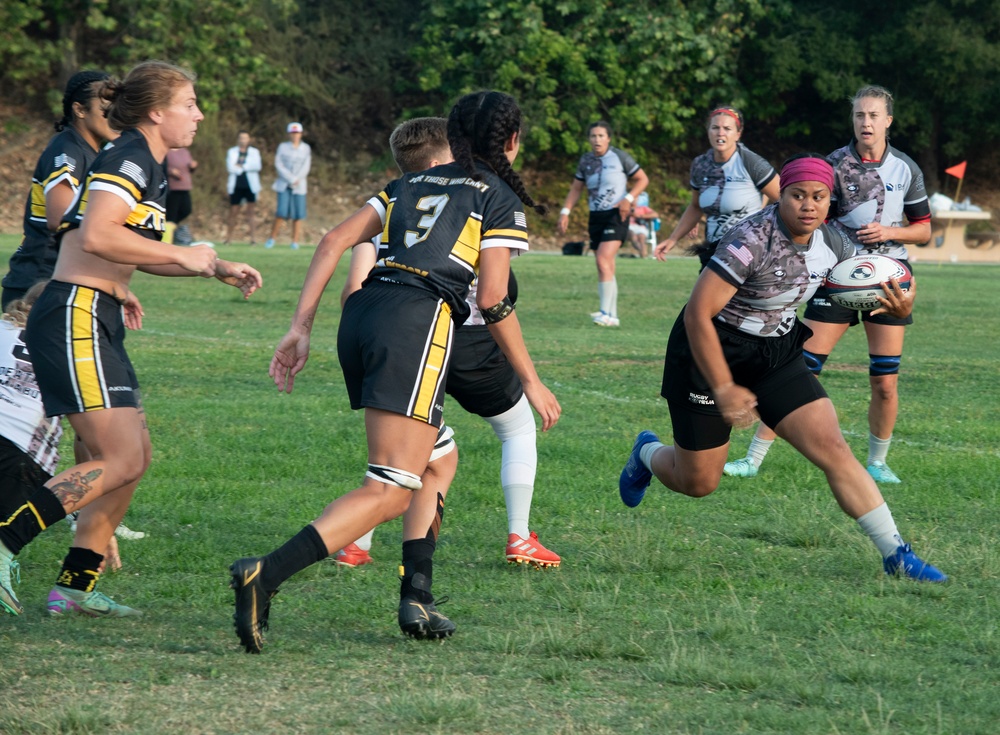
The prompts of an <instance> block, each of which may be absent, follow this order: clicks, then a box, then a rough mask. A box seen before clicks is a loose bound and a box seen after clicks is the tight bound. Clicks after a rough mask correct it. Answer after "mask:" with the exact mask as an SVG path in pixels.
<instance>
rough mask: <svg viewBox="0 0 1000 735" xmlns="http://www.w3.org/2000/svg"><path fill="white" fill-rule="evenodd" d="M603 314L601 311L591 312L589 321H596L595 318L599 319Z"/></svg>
mask: <svg viewBox="0 0 1000 735" xmlns="http://www.w3.org/2000/svg"><path fill="white" fill-rule="evenodd" d="M603 313H604V312H603V311H592V312H590V318H591V319H596V318H597V317H599V316H600V315H601V314H603Z"/></svg>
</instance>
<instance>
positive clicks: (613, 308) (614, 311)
mask: <svg viewBox="0 0 1000 735" xmlns="http://www.w3.org/2000/svg"><path fill="white" fill-rule="evenodd" d="M608 283H610V284H611V298H610V299H608V301H609V305H608V308H609V309H610V310H609V311H608V314H610V315H611V316H614V317H617V316H618V279H617V278H612V279H611V280H610V281H608Z"/></svg>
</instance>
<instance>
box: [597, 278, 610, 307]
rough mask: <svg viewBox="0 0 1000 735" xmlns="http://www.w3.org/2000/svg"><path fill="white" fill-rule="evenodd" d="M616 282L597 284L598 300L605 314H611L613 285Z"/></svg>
mask: <svg viewBox="0 0 1000 735" xmlns="http://www.w3.org/2000/svg"><path fill="white" fill-rule="evenodd" d="M612 283H614V281H598V282H597V298H598V299H600V302H601V311H603V312H604V313H605V314H610V313H611V284H612Z"/></svg>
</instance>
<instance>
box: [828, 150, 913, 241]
mask: <svg viewBox="0 0 1000 735" xmlns="http://www.w3.org/2000/svg"><path fill="white" fill-rule="evenodd" d="M827 160H828V161H829V162H830V165H831V166H833V170H834V174H835V180H834V185H833V192H832V193H831V199H832V206H831V207H830V219H831V220H832V221H833V223H834V226H835V227H837V228H838V229H839V230H841V231H842V232H843V233H844V234H846V235H847V236H848V237H849V238H850V239H851V241H852V242H854V244H855V246H856V247H857V251H858V253H878V254H880V255H888V256H889V257H891V258H897V259H905V258H906V255H907V253H906V246H905V245H903V244H902V243H898V242H895V241H894V240H887V241H886V242H881V243H878V244H877V245H862V244H861V243H860V242H858V240H857V231H858V230H859V229H860V228H862V227H864V226H865V225H867V224H869V223H871V222H878V223H879V224H881V225H883V226H885V227H903V226H904V225H905V222H904V221H903V215H906V220H907V221H908V222H910V223H913V222H925V221H929V220H930V218H931V209H930V203H929V202H928V199H927V192H926V191H925V189H924V175H923V174H922V173H921V172H920V168H919V167H918V166H917V164H916V163H914V161H913V159H911V158H910V157H909V156H907V155H906V154H905V153H901V152H899V151H897V150H896V149H895V148H893V147H892V146H886V150H885V155H884V156H882V160H881V161H862V160H861V156H859V155H858V152H857V149H855V147H854V144H853V143H851V144H849V145H845V146H844V147H843V148H838V149H837V150H835V151H834V152H833V153H831V154H830V155H829V156H828V157H827Z"/></svg>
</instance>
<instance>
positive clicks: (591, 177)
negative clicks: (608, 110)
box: [576, 146, 640, 212]
mask: <svg viewBox="0 0 1000 735" xmlns="http://www.w3.org/2000/svg"><path fill="white" fill-rule="evenodd" d="M639 168H640V166H639V164H638V163H636V162H635V159H634V158H632V156H630V155H629V154H628V153H626V152H625V151H623V150H622V149H621V148H615V147H614V146H609V147H608V151H607V153H605V154H604V155H603V156H600V157H598V156H596V155H594V153H593V151H591V152H589V153H584V154H583V155H582V156H581V157H580V165H579V166H577V168H576V178H577V179H579V180H580V181H582V182H583V183H584V185H585V186H586V187H587V200H588V202H589V203H590V211H591V212H601V211H604V210H608V209H611V208H612V207H616V206H618V202H620V201H621V200H622V199H623V198H624V197H625V195H626V194H627V193H628V180H629V177H630V176H635V174H636V172H637V171H638V170H639Z"/></svg>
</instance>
